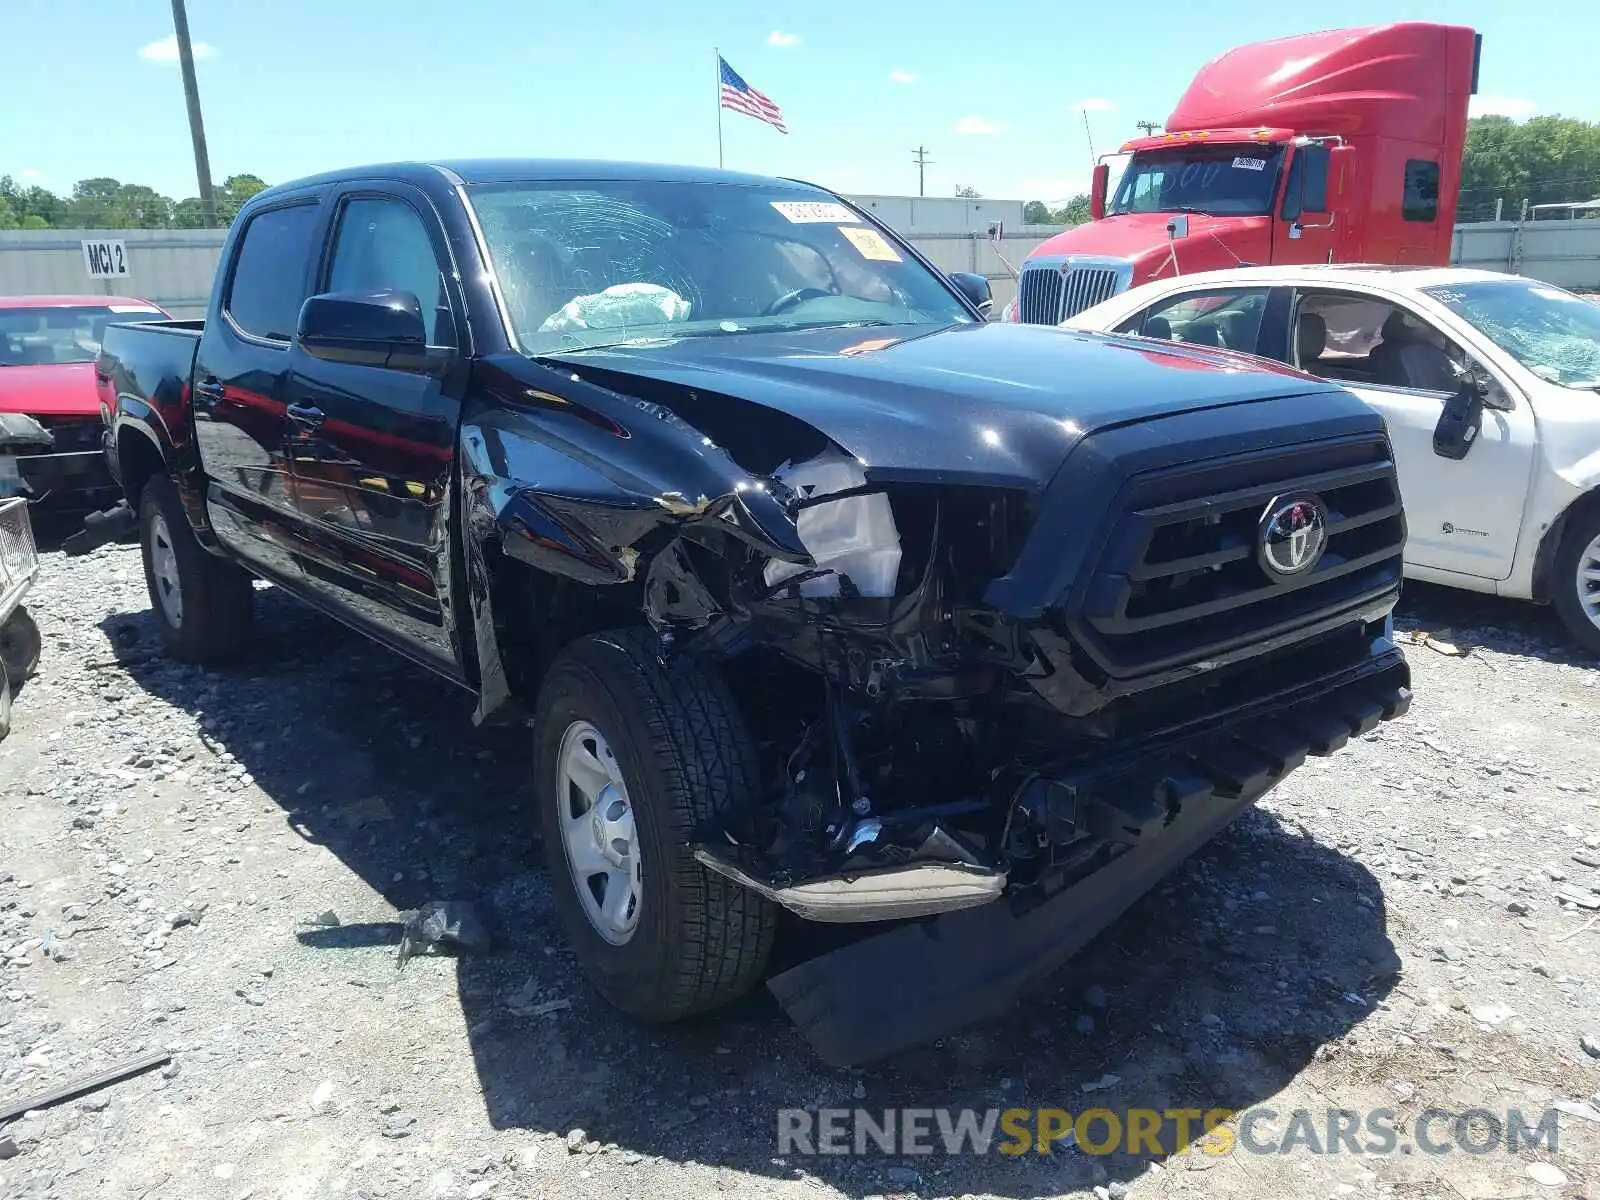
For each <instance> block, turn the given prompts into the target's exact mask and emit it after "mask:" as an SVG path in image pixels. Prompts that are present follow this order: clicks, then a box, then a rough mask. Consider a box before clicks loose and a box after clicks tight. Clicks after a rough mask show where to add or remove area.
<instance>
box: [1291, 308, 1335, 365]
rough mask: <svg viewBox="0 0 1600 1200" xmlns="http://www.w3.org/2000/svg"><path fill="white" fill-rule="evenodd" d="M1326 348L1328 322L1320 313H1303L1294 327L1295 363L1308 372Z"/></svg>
mask: <svg viewBox="0 0 1600 1200" xmlns="http://www.w3.org/2000/svg"><path fill="white" fill-rule="evenodd" d="M1327 348H1328V321H1327V318H1325V317H1324V316H1323V315H1322V314H1321V313H1314V312H1303V313H1301V314H1300V319H1299V320H1298V321H1296V322H1295V327H1294V352H1295V361H1296V362H1297V363H1298V364H1299V366H1300V369H1301V370H1302V371H1309V370H1311V368H1312V365H1313V364H1314V363H1315V362H1316V361H1317V360H1318V359H1319V358H1321V357H1322V352H1323V351H1324V350H1326V349H1327Z"/></svg>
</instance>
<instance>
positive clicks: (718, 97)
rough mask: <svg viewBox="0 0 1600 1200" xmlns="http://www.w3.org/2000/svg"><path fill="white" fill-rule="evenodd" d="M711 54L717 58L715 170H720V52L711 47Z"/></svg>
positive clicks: (716, 48)
mask: <svg viewBox="0 0 1600 1200" xmlns="http://www.w3.org/2000/svg"><path fill="white" fill-rule="evenodd" d="M711 52H712V53H713V54H715V55H716V56H717V169H718V170H721V169H722V51H721V50H720V49H719V48H718V47H716V46H713V47H711Z"/></svg>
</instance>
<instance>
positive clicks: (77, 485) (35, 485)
mask: <svg viewBox="0 0 1600 1200" xmlns="http://www.w3.org/2000/svg"><path fill="white" fill-rule="evenodd" d="M17 474H19V475H21V476H22V481H23V482H24V483H26V484H27V485H28V488H29V490H30V491H31V492H32V493H33V494H34V496H36V497H40V496H44V495H46V494H47V493H56V494H60V493H77V492H96V491H103V490H106V489H109V488H114V487H115V486H116V481H115V480H114V479H112V478H111V472H110V470H109V469H108V468H107V466H106V456H105V455H104V454H103V453H101V452H100V451H99V450H75V451H69V452H66V453H62V454H30V455H22V456H19V457H18V458H17Z"/></svg>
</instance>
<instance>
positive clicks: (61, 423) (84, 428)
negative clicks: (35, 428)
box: [36, 417, 105, 454]
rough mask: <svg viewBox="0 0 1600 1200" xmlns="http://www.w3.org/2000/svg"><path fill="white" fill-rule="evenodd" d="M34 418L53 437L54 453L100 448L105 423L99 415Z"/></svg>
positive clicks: (70, 452) (72, 452)
mask: <svg viewBox="0 0 1600 1200" xmlns="http://www.w3.org/2000/svg"><path fill="white" fill-rule="evenodd" d="M36 420H37V421H38V422H39V424H41V425H43V426H44V427H45V428H46V429H48V430H49V431H50V436H51V437H53V438H54V439H55V448H54V449H55V453H57V454H74V453H77V452H80V451H84V450H98V449H100V435H101V434H103V433H104V432H105V424H104V422H102V421H101V420H100V418H99V417H38V418H36Z"/></svg>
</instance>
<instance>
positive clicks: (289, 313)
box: [226, 204, 317, 342]
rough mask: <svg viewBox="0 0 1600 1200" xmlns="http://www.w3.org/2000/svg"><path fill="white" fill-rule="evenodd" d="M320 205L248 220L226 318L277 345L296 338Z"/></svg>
mask: <svg viewBox="0 0 1600 1200" xmlns="http://www.w3.org/2000/svg"><path fill="white" fill-rule="evenodd" d="M316 225H317V207H316V205H314V204H296V205H294V206H293V207H291V208H274V209H268V210H267V211H266V212H264V213H259V214H257V215H256V216H254V217H251V218H250V224H248V225H247V226H245V230H244V235H243V237H242V238H241V239H240V242H239V254H238V257H237V258H236V259H235V260H234V265H233V282H232V284H231V285H230V286H229V288H228V301H227V306H226V311H227V314H228V316H229V317H230V318H232V320H233V323H234V324H235V325H237V326H238V327H239V328H240V329H241V330H243V331H244V332H245V333H248V334H252V335H254V336H255V337H259V338H267V339H269V340H271V341H275V342H287V341H288V340H289V339H290V338H292V337H293V336H294V331H295V326H296V324H297V323H298V321H299V318H300V305H301V304H303V303H304V302H305V298H306V279H307V278H308V275H309V272H308V270H307V268H308V267H309V265H310V262H311V237H312V234H313V233H314V232H315V231H316Z"/></svg>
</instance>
